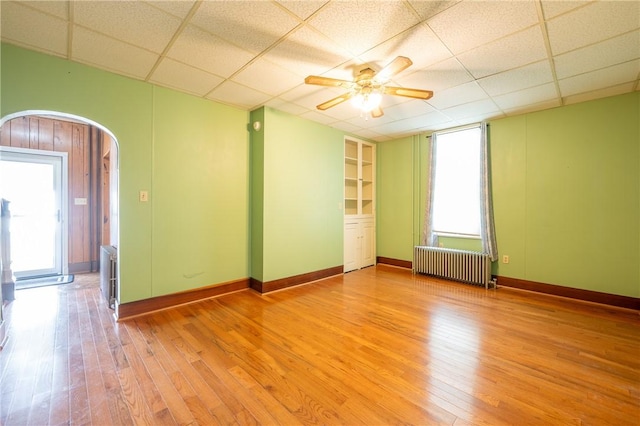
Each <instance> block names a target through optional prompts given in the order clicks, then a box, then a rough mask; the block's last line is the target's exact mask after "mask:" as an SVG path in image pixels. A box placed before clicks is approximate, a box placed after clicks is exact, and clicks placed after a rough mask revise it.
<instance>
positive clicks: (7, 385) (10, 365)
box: [0, 265, 640, 426]
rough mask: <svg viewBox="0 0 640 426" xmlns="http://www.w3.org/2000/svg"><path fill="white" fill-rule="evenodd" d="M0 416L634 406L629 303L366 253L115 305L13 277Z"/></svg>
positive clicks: (427, 419)
mask: <svg viewBox="0 0 640 426" xmlns="http://www.w3.org/2000/svg"><path fill="white" fill-rule="evenodd" d="M16 296H17V300H16V301H14V302H13V303H11V304H10V305H9V306H8V310H7V311H8V316H9V321H10V322H9V330H8V331H9V333H10V337H9V341H8V343H7V346H6V347H5V349H4V350H3V351H1V352H0V368H1V371H0V379H1V388H2V389H1V399H0V424H2V425H5V426H10V425H27V424H34V425H44V424H52V425H62V424H96V425H119V424H146V425H155V424H201V425H211V424H237V425H251V424H265V425H275V424H283V425H294V424H349V425H356V424H366V425H387V424H419V425H425V424H455V425H469V424H473V425H476V424H491V425H500V424H510V425H513V424H517V425H524V424H527V425H528V424H563V425H568V424H592V425H607V424H611V425H625V424H629V425H637V424H638V423H639V421H640V315H639V313H638V312H637V311H631V310H625V309H619V308H611V307H606V306H602V305H596V304H589V303H584V302H576V301H571V300H567V299H561V298H557V297H552V296H545V295H539V294H534V293H528V292H524V291H521V290H515V289H509V288H499V289H498V290H485V289H483V288H476V287H471V286H467V285H464V284H458V283H451V282H446V281H441V280H437V279H433V278H428V277H425V276H413V275H412V274H411V272H410V271H407V270H404V269H400V268H394V267H388V266H384V265H379V266H377V267H371V268H367V269H364V270H360V271H356V272H352V273H349V274H346V275H344V276H338V277H333V278H329V279H326V280H322V281H319V282H316V283H312V284H307V285H304V286H299V287H296V288H291V289H288V290H284V291H279V292H275V293H272V294H269V295H266V296H261V295H259V294H258V293H256V292H254V291H252V290H245V291H241V292H237V293H234V294H229V295H225V296H221V297H218V298H215V299H210V300H207V301H203V302H199V303H194V304H190V305H186V306H182V307H178V308H174V309H170V310H165V311H161V312H157V313H153V314H150V315H147V316H143V317H138V318H136V319H133V320H129V321H127V322H123V323H115V322H114V320H113V318H112V311H110V310H109V309H108V308H107V306H106V304H105V302H104V301H103V300H102V298H101V295H100V292H99V289H98V277H97V276H96V275H86V276H82V275H78V276H77V277H76V281H75V282H74V283H72V284H69V285H63V286H57V287H46V288H39V289H30V290H21V291H19V292H17V293H16Z"/></svg>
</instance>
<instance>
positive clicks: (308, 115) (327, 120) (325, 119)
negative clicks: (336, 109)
mask: <svg viewBox="0 0 640 426" xmlns="http://www.w3.org/2000/svg"><path fill="white" fill-rule="evenodd" d="M300 117H302V118H305V119H307V120H311V121H315V122H316V123H321V124H327V125H329V124H331V123H335V122H336V119H335V118H333V117H331V116H330V115H327V114H325V113H324V111H318V110H316V111H307V112H304V113H302V114H300Z"/></svg>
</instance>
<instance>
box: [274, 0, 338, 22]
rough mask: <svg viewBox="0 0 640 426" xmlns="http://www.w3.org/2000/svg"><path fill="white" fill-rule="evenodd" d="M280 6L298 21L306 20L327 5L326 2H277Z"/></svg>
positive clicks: (278, 0) (295, 0)
mask: <svg viewBox="0 0 640 426" xmlns="http://www.w3.org/2000/svg"><path fill="white" fill-rule="evenodd" d="M277 2H278V3H280V4H281V5H282V6H284V7H286V8H287V9H288V10H290V11H291V12H293V13H294V14H295V15H296V16H298V17H299V18H300V19H307V18H308V17H309V16H311V15H312V14H313V13H314V12H316V11H317V10H318V9H320V8H321V7H322V6H324V5H325V4H327V3H328V2H329V1H328V0H319V1H318V0H305V1H299V0H293V1H291V0H277Z"/></svg>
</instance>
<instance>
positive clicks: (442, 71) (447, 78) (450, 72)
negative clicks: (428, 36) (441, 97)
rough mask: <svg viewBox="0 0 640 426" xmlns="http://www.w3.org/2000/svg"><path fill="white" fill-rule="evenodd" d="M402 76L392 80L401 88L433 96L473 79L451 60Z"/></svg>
mask: <svg viewBox="0 0 640 426" xmlns="http://www.w3.org/2000/svg"><path fill="white" fill-rule="evenodd" d="M407 71H408V72H407V74H404V73H403V74H402V75H400V76H399V77H398V78H396V79H394V80H395V81H397V82H398V83H399V84H400V85H401V86H402V87H415V88H417V89H426V90H432V91H433V92H434V93H435V94H437V93H438V92H441V91H442V90H445V89H448V88H451V87H455V86H459V85H461V84H464V83H468V82H470V81H473V77H472V76H471V74H469V72H468V71H467V70H466V69H464V67H463V66H462V65H461V64H460V62H459V61H458V59H456V58H451V59H447V60H444V61H442V62H439V63H437V64H435V65H432V66H430V67H427V68H424V69H422V70H418V71H415V72H413V73H411V74H409V72H411V68H409V69H408V70H407Z"/></svg>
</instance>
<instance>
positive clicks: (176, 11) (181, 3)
mask: <svg viewBox="0 0 640 426" xmlns="http://www.w3.org/2000/svg"><path fill="white" fill-rule="evenodd" d="M145 2H147V3H148V4H149V5H151V6H153V7H157V8H158V9H161V10H163V11H165V12H167V13H170V14H171V15H173V16H176V17H178V18H180V19H184V18H185V17H186V16H187V15H188V14H189V12H190V11H191V8H192V7H193V5H194V4H195V3H196V2H195V0H177V1H176V0H145Z"/></svg>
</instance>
